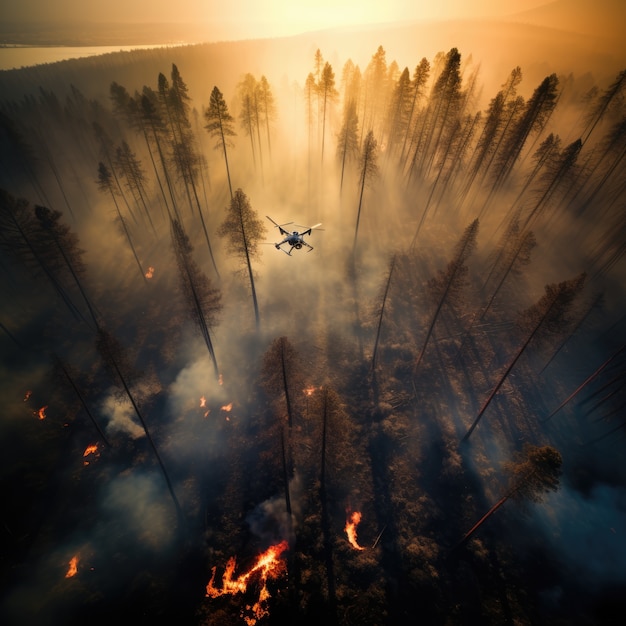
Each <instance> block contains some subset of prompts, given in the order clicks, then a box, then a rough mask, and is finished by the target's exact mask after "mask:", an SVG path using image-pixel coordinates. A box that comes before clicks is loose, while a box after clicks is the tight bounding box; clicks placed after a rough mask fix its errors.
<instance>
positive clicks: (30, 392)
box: [24, 389, 33, 402]
mask: <svg viewBox="0 0 626 626" xmlns="http://www.w3.org/2000/svg"><path fill="white" fill-rule="evenodd" d="M32 393H33V392H32V391H31V390H30V389H29V390H28V391H27V392H26V393H25V394H24V402H26V401H27V400H28V398H30V396H31V394H32Z"/></svg>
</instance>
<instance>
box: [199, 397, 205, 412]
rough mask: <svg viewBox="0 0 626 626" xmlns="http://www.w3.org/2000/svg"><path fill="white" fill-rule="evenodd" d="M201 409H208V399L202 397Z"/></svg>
mask: <svg viewBox="0 0 626 626" xmlns="http://www.w3.org/2000/svg"><path fill="white" fill-rule="evenodd" d="M200 408H201V409H204V408H206V398H205V397H204V396H200Z"/></svg>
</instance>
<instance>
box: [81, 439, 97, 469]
mask: <svg viewBox="0 0 626 626" xmlns="http://www.w3.org/2000/svg"><path fill="white" fill-rule="evenodd" d="M91 454H93V455H94V458H97V457H98V456H99V455H100V451H99V450H98V444H97V443H93V444H91V445H89V446H87V447H86V448H85V451H84V452H83V458H84V459H86V458H87V457H88V456H89V455H91ZM90 462H91V461H90V460H85V461H83V465H89V463H90Z"/></svg>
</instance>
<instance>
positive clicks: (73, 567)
mask: <svg viewBox="0 0 626 626" xmlns="http://www.w3.org/2000/svg"><path fill="white" fill-rule="evenodd" d="M77 573H78V555H77V554H76V555H74V556H73V557H72V558H71V559H70V563H69V567H68V568H67V574H65V578H72V576H76V574H77Z"/></svg>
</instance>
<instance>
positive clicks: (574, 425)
mask: <svg viewBox="0 0 626 626" xmlns="http://www.w3.org/2000/svg"><path fill="white" fill-rule="evenodd" d="M184 74H185V68H184V67H182V65H180V66H179V65H178V64H176V63H171V64H169V65H168V66H167V67H163V68H162V69H161V70H160V71H159V73H158V74H156V75H154V76H142V77H141V79H140V80H139V81H138V82H136V83H135V82H133V81H132V80H128V79H129V78H132V77H133V74H132V73H129V74H125V73H123V75H120V78H119V80H118V79H116V80H114V81H112V82H111V83H110V84H109V85H108V99H90V98H87V97H85V96H84V95H83V94H82V93H81V91H80V90H79V89H78V88H77V87H72V88H71V90H70V93H69V94H68V95H66V96H64V97H62V96H60V95H59V94H58V93H56V92H55V91H51V90H48V89H41V90H40V91H39V93H38V94H37V95H30V96H25V97H23V98H21V99H18V100H15V101H6V102H5V103H4V104H3V107H2V110H1V111H0V138H1V142H0V159H1V166H2V170H1V172H0V187H1V188H2V191H1V192H0V226H1V230H0V251H1V256H0V263H1V267H2V274H3V278H2V290H3V295H4V296H5V297H3V303H2V306H1V307H0V316H1V317H0V324H1V326H0V329H1V330H2V339H1V340H2V344H1V345H2V350H3V355H5V359H4V360H5V363H6V365H4V366H3V369H4V371H5V373H6V374H7V381H8V382H7V383H3V387H2V392H3V396H4V397H6V398H7V400H6V403H5V409H4V410H5V414H6V423H5V424H3V426H2V428H3V437H5V438H6V439H7V440H9V439H10V440H11V441H12V448H13V450H12V451H11V453H10V454H8V455H7V457H6V459H5V462H4V464H3V468H2V484H3V486H4V487H5V491H6V493H8V495H9V501H11V502H12V503H14V504H15V506H13V507H11V511H10V512H9V513H7V515H6V517H5V519H4V526H5V529H6V533H5V535H4V545H5V548H6V554H7V558H6V562H5V564H6V567H3V570H2V577H3V582H4V583H5V584H4V585H3V586H4V587H5V588H6V589H8V590H9V594H8V595H7V596H6V597H5V598H3V612H4V613H5V614H6V617H7V619H8V620H9V622H10V623H18V622H20V621H22V622H23V621H29V623H38V622H39V623H61V622H62V623H78V622H80V621H84V620H85V619H87V616H88V615H90V616H91V617H90V618H89V619H90V620H92V621H93V620H95V621H97V622H98V623H99V622H100V621H101V622H102V623H104V622H105V621H110V620H111V619H112V618H119V617H120V616H122V615H124V616H125V617H127V618H129V619H132V618H133V617H135V618H138V619H139V618H141V619H145V616H149V617H150V618H156V617H158V618H161V619H170V620H177V621H178V622H181V623H198V624H207V625H208V624H232V623H236V622H237V620H239V619H241V618H243V617H245V618H247V619H248V620H249V623H254V622H255V621H257V620H258V621H259V622H261V621H267V622H271V620H272V619H275V620H283V622H284V621H285V620H287V621H291V622H294V623H295V622H296V621H302V622H306V623H319V622H320V621H321V620H325V621H329V622H330V623H337V624H381V623H389V624H399V623H411V622H412V621H415V619H417V618H419V620H420V621H424V622H426V623H429V624H445V623H484V624H503V623H522V624H534V623H562V622H563V621H568V622H570V623H593V622H594V621H597V620H599V619H601V618H602V617H603V615H604V613H603V611H605V610H606V607H607V606H610V605H611V602H613V601H614V599H613V598H612V597H611V596H610V591H606V590H605V589H604V588H600V589H599V590H598V591H597V593H596V594H594V592H593V591H589V590H588V589H586V588H585V584H586V580H585V575H583V576H579V577H576V578H575V577H570V576H569V574H568V573H567V572H563V571H559V568H558V567H556V566H555V567H554V568H551V567H550V566H549V565H547V564H549V563H550V562H557V563H559V562H567V563H568V564H569V563H573V562H576V561H575V558H574V556H573V555H572V554H569V555H568V554H566V553H565V552H564V551H563V546H562V544H558V545H557V544H555V545H552V544H551V543H550V537H551V533H550V531H546V529H545V528H543V527H542V525H541V517H540V516H541V513H540V512H539V511H540V510H541V509H540V507H534V508H533V507H531V506H530V505H529V503H535V504H537V503H540V502H542V501H543V500H544V497H545V496H546V495H547V494H549V493H550V492H554V491H557V490H559V489H560V488H561V487H563V488H564V489H565V490H566V491H567V493H568V494H577V493H587V494H589V493H591V492H592V488H593V486H594V485H603V484H605V483H607V482H608V479H607V473H609V474H611V480H612V481H613V482H612V483H611V484H617V485H619V486H620V487H622V486H623V480H624V476H623V475H622V474H621V473H620V472H622V471H623V470H621V469H620V468H619V466H618V464H617V461H616V462H615V463H613V462H611V461H610V460H609V457H610V456H611V454H612V451H611V452H610V453H605V452H604V450H605V449H606V448H605V447H603V446H607V445H608V444H612V443H615V444H616V445H620V444H619V442H618V439H617V437H618V436H619V435H620V434H621V431H622V430H623V427H624V422H623V415H622V408H623V403H624V395H625V391H624V385H623V373H624V360H623V354H622V349H623V344H624V293H623V288H622V287H621V283H620V277H621V276H622V274H623V263H624V253H625V251H626V249H625V248H624V241H626V220H625V217H624V216H625V215H626V211H624V208H625V207H624V185H626V178H625V177H624V173H623V172H624V168H623V159H624V154H625V152H626V150H625V149H626V134H625V133H624V129H625V128H626V127H625V125H624V119H626V109H625V107H624V95H625V94H626V92H625V89H626V71H623V72H620V73H619V74H618V75H617V76H616V77H615V78H614V80H613V81H612V82H611V83H609V84H606V85H604V84H603V85H597V86H592V87H589V86H588V85H586V84H585V83H584V81H576V80H575V79H574V78H572V77H562V76H557V75H556V74H550V75H548V76H546V77H545V78H544V79H543V80H542V81H541V82H539V83H538V84H537V85H534V86H533V87H532V88H530V89H526V90H525V91H527V92H528V94H529V95H528V96H526V97H524V96H522V95H521V91H522V89H521V87H522V85H523V69H522V68H520V67H515V68H512V70H511V72H510V74H509V75H508V76H504V77H502V80H503V82H502V84H501V88H500V89H499V90H498V91H497V93H495V94H494V95H493V97H491V98H488V99H487V100H486V102H487V103H488V104H487V106H486V108H484V109H483V108H481V105H480V102H482V101H483V100H484V96H480V95H479V94H480V91H481V73H480V67H479V66H478V65H476V64H475V63H473V62H472V61H471V59H465V58H464V57H463V55H462V51H460V50H458V49H457V48H451V49H450V50H449V51H447V52H441V53H439V54H438V55H436V56H435V57H434V58H432V59H426V58H421V59H416V60H414V62H413V65H412V66H406V67H402V66H401V65H399V64H398V63H397V62H396V61H390V62H389V61H388V60H387V58H386V52H385V50H384V48H383V47H382V46H379V47H378V48H377V49H376V50H375V52H374V54H373V55H372V56H371V60H370V61H369V63H368V64H367V66H365V67H363V68H360V67H359V66H358V65H357V64H355V63H354V62H353V61H352V60H346V61H345V63H344V65H343V67H341V68H339V67H333V66H332V64H331V63H330V62H328V61H327V60H325V59H324V56H323V53H322V51H321V50H317V51H316V53H315V55H314V56H313V58H312V59H311V71H310V72H309V73H308V75H307V76H302V77H301V79H302V80H301V84H300V83H297V84H294V85H288V86H285V85H283V86H281V87H280V88H278V87H277V86H276V85H272V84H271V83H270V82H269V81H268V79H267V77H266V75H265V74H258V75H255V74H253V73H246V74H244V75H243V76H241V77H239V80H238V81H236V82H235V81H232V80H231V85H232V91H231V92H230V93H229V92H226V91H223V90H222V89H223V88H221V87H220V84H212V85H211V87H207V89H206V92H207V94H209V95H208V96H207V98H206V100H205V101H201V100H199V99H196V98H195V97H194V94H193V93H191V92H190V90H189V88H188V86H187V83H186V82H185V79H184ZM207 80H208V81H209V82H210V81H211V80H212V79H211V76H210V71H207ZM143 81H147V82H143ZM267 214H270V215H271V216H274V217H276V219H279V220H280V221H281V223H282V222H283V219H284V220H285V221H287V220H290V221H291V220H293V221H296V220H298V221H301V220H303V221H307V220H311V221H313V220H315V222H318V221H323V222H324V226H325V231H323V232H320V233H317V232H316V234H315V236H316V237H319V239H318V240H317V241H316V245H315V248H316V249H315V251H314V252H313V253H312V254H304V252H303V251H302V253H301V254H300V256H297V255H295V254H294V258H290V259H287V258H284V255H282V254H281V255H274V256H270V253H274V252H275V251H274V250H273V248H272V247H270V248H268V249H267V254H265V255H262V254H261V252H262V248H261V244H262V243H264V242H263V241H262V240H263V239H264V237H265V234H266V228H265V226H266V225H267V226H269V223H266V222H265V221H264V216H265V215H267ZM274 235H276V236H278V234H277V233H276V231H271V232H270V234H269V235H268V237H269V242H270V243H273V238H274ZM278 256H280V260H279V261H278V262H277V261H276V259H277V258H278ZM263 257H265V258H266V259H267V260H266V261H265V266H264V265H262V264H261V263H262V258H263ZM296 257H297V258H296ZM285 261H286V262H287V263H291V265H289V266H287V265H285V263H284V262H285ZM296 264H297V265H296ZM25 413H26V418H25V417H24V414H25ZM42 416H43V417H42ZM37 417H38V418H39V419H37ZM29 418H30V419H29ZM95 441H97V443H96V444H94V442H95ZM581 444H582V445H581ZM90 446H91V447H90ZM94 446H95V447H94ZM88 450H89V452H88ZM581 450H582V451H581ZM611 450H613V449H611ZM90 455H91V456H90ZM600 457H602V463H601V464H600V463H599V461H598V459H599V458H600ZM596 464H597V467H595V465H596ZM574 466H576V468H575V469H574ZM570 497H571V498H574V497H575V495H570ZM509 500H513V501H515V500H517V504H513V503H511V504H507V505H506V506H503V505H504V504H505V503H507V502H508V501H509ZM551 502H552V506H554V501H553V500H552V501H551ZM501 507H502V510H500V508H501ZM496 511H497V512H498V514H497V515H494V517H493V519H492V514H494V513H495V512H496ZM353 512H358V513H360V514H361V517H360V518H359V519H360V520H361V522H360V525H359V526H358V529H357V532H358V535H357V536H358V542H353V543H350V542H349V541H348V539H349V536H348V534H347V533H346V531H345V526H346V524H347V523H348V521H349V520H350V519H352V518H351V515H352V513H353ZM524 512H526V513H528V514H527V515H523V514H522V513H524ZM565 514H567V513H565ZM561 515H563V513H561ZM554 516H558V513H554ZM483 524H484V526H483ZM555 524H556V522H555ZM283 540H286V541H288V546H289V547H288V550H287V552H286V556H285V565H284V567H285V570H286V571H282V572H281V573H280V574H278V575H277V576H276V577H275V578H270V579H269V581H268V583H267V588H265V587H263V589H265V591H266V592H267V593H268V596H267V597H265V596H263V595H261V599H259V598H258V591H259V589H260V588H261V587H262V584H261V582H260V581H259V580H257V579H252V580H251V584H250V585H249V587H248V589H247V590H246V591H245V592H241V593H233V594H232V595H231V594H229V593H226V592H225V591H224V589H226V587H225V584H226V582H227V581H228V580H229V578H228V577H229V576H234V575H236V574H239V573H240V572H243V571H244V570H245V567H246V566H247V565H249V564H250V563H252V562H253V561H254V559H255V558H256V556H257V555H259V554H260V553H261V552H263V551H264V550H266V549H267V548H268V547H269V546H270V545H273V544H277V543H278V542H281V541H283ZM572 552H573V553H575V552H576V549H572ZM75 555H79V557H78V558H79V560H78V563H79V567H78V572H77V573H76V574H75V577H74V576H69V577H68V576H66V573H65V571H64V567H65V566H66V564H67V563H68V562H69V561H70V558H71V557H73V556H75ZM235 555H236V556H237V557H238V559H240V565H239V566H238V569H237V570H236V571H235V570H231V571H230V572H229V570H228V567H227V562H228V559H229V558H230V557H232V556H235ZM568 558H572V559H573V560H572V561H568V560H567V559H568ZM33 564H34V565H35V566H38V567H39V568H40V569H42V570H43V571H44V572H45V574H42V578H41V579H37V580H36V581H34V582H31V581H30V580H29V579H28V576H27V574H26V573H25V568H26V567H28V566H30V565H33ZM212 568H215V569H212ZM14 571H18V575H17V577H16V578H14V577H13V575H12V574H13V572H14ZM50 580H52V583H50ZM209 580H211V583H212V584H215V585H216V586H217V587H219V585H220V581H221V584H222V585H223V587H222V588H221V589H222V593H220V594H218V595H217V596H216V597H208V596H206V592H207V583H208V582H209ZM615 582H620V581H619V580H617V581H615ZM555 588H558V589H560V592H559V593H560V599H559V600H558V601H557V600H552V601H548V600H549V599H550V598H552V595H551V594H553V592H554V589H555ZM42 589H45V591H43V592H42ZM50 589H52V591H50ZM35 596H39V597H38V598H37V601H36V602H34V601H32V600H31V599H32V598H33V597H35ZM255 603H256V604H255ZM251 607H252V608H251ZM254 607H256V608H254ZM268 612H269V615H270V617H267V616H266V613H268ZM94 613H95V614H96V617H95V618H94V617H93V614H94ZM44 615H45V616H47V617H45V618H44ZM242 621H243V620H242Z"/></svg>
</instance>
